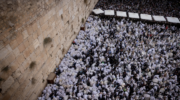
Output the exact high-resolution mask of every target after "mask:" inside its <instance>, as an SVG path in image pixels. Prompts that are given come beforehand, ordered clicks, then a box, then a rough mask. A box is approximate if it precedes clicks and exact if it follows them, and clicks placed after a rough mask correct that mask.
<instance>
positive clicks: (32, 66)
mask: <svg viewBox="0 0 180 100" xmlns="http://www.w3.org/2000/svg"><path fill="white" fill-rule="evenodd" d="M35 66H36V62H35V61H32V62H31V64H30V65H29V68H30V69H33V68H34V67H35Z"/></svg>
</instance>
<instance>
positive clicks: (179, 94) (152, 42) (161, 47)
mask: <svg viewBox="0 0 180 100" xmlns="http://www.w3.org/2000/svg"><path fill="white" fill-rule="evenodd" d="M85 26H86V30H85V31H82V30H81V31H80V32H79V34H78V36H77V37H76V39H75V40H74V41H73V43H72V46H71V47H70V49H69V50H68V52H67V54H65V57H64V58H63V60H62V61H61V64H60V65H59V66H58V67H57V68H56V72H55V73H56V75H57V78H56V79H55V83H54V84H48V85H47V86H46V87H45V89H44V90H43V93H42V95H41V97H39V98H38V100H180V84H179V83H180V68H179V66H180V28H178V27H176V26H169V27H168V26H165V25H159V24H147V23H142V22H141V21H137V22H133V21H131V20H129V19H121V20H120V19H119V20H118V19H115V18H101V17H97V16H93V15H90V16H89V18H88V19H87V22H86V24H85Z"/></svg>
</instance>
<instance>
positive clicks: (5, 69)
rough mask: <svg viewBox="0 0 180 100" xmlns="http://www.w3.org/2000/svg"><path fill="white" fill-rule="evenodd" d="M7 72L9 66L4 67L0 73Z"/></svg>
mask: <svg viewBox="0 0 180 100" xmlns="http://www.w3.org/2000/svg"><path fill="white" fill-rule="evenodd" d="M8 70H9V66H6V67H4V68H3V69H2V70H1V71H3V72H7V71H8Z"/></svg>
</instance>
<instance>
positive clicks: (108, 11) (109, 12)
mask: <svg viewBox="0 0 180 100" xmlns="http://www.w3.org/2000/svg"><path fill="white" fill-rule="evenodd" d="M104 12H105V15H109V16H114V10H105V11H104Z"/></svg>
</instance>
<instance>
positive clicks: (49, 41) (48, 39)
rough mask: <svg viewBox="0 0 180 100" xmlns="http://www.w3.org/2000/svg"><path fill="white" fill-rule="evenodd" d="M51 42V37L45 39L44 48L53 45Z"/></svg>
mask: <svg viewBox="0 0 180 100" xmlns="http://www.w3.org/2000/svg"><path fill="white" fill-rule="evenodd" d="M51 42H52V38H51V37H46V38H45V39H44V46H45V45H46V44H49V43H51Z"/></svg>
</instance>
